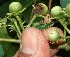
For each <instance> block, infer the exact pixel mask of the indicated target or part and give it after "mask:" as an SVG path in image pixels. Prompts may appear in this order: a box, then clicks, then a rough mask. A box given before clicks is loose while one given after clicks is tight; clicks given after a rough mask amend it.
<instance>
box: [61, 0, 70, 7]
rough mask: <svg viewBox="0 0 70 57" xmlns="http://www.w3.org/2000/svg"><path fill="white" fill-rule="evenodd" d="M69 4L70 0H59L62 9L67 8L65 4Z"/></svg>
mask: <svg viewBox="0 0 70 57" xmlns="http://www.w3.org/2000/svg"><path fill="white" fill-rule="evenodd" d="M69 3H70V0H60V4H61V6H62V7H63V8H65V7H66V6H67V4H69Z"/></svg>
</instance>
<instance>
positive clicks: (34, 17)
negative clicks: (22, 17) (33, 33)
mask: <svg viewBox="0 0 70 57" xmlns="http://www.w3.org/2000/svg"><path fill="white" fill-rule="evenodd" d="M36 17H37V16H36V15H34V16H33V18H32V20H31V21H30V23H29V24H28V25H27V27H30V26H31V24H32V23H33V21H34V20H35V19H36Z"/></svg>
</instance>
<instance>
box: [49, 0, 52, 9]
mask: <svg viewBox="0 0 70 57" xmlns="http://www.w3.org/2000/svg"><path fill="white" fill-rule="evenodd" d="M51 3H52V0H50V1H49V10H50V8H51Z"/></svg>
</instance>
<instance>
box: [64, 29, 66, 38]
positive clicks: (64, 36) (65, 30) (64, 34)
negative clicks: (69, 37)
mask: <svg viewBox="0 0 70 57" xmlns="http://www.w3.org/2000/svg"><path fill="white" fill-rule="evenodd" d="M64 38H66V29H64Z"/></svg>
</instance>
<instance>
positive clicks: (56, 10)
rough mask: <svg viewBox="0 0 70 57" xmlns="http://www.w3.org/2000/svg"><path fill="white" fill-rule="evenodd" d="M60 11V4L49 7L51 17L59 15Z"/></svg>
mask: <svg viewBox="0 0 70 57" xmlns="http://www.w3.org/2000/svg"><path fill="white" fill-rule="evenodd" d="M61 11H62V8H61V7H60V6H55V7H53V8H52V9H51V16H52V17H60V16H61Z"/></svg>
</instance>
